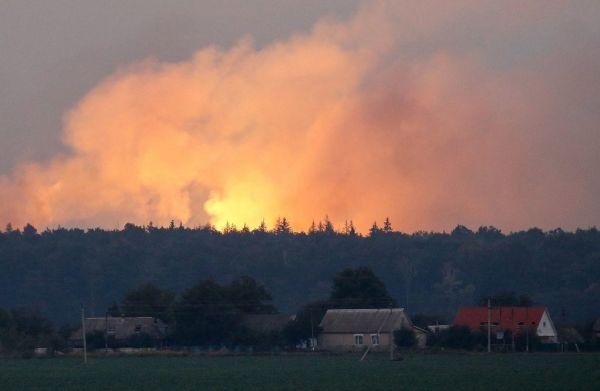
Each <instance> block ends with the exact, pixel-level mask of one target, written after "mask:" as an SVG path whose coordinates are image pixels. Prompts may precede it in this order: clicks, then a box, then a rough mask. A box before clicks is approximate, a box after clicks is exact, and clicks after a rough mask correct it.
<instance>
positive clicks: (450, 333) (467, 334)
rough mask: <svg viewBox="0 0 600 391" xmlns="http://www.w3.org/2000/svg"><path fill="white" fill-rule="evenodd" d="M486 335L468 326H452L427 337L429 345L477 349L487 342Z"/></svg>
mask: <svg viewBox="0 0 600 391" xmlns="http://www.w3.org/2000/svg"><path fill="white" fill-rule="evenodd" d="M486 343H487V342H486V337H485V335H483V334H482V333H480V332H472V331H471V330H470V329H469V328H468V327H466V326H452V327H450V328H449V329H447V330H443V331H441V332H439V333H438V334H433V335H430V336H429V337H428V338H427V345H429V346H437V347H444V348H450V349H468V350H471V349H475V348H477V347H478V346H484V345H485V344H486Z"/></svg>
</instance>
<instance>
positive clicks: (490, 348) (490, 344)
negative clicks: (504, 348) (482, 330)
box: [487, 298, 492, 353]
mask: <svg viewBox="0 0 600 391" xmlns="http://www.w3.org/2000/svg"><path fill="white" fill-rule="evenodd" d="M487 304H488V305H487V307H488V314H487V315H488V317H487V318H488V319H487V329H488V330H487V332H488V346H487V348H488V349H487V351H488V353H490V352H491V351H492V301H491V299H489V298H488V303H487Z"/></svg>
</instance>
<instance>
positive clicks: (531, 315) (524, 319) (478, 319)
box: [453, 307, 546, 332]
mask: <svg viewBox="0 0 600 391" xmlns="http://www.w3.org/2000/svg"><path fill="white" fill-rule="evenodd" d="M545 311H546V308H545V307H493V308H492V309H491V321H492V326H496V327H499V328H500V329H501V330H510V331H512V332H520V331H521V330H522V329H524V328H525V326H529V327H531V328H537V326H538V324H539V322H540V320H541V319H542V315H543V314H544V312H545ZM487 321H488V308H487V307H462V308H460V309H459V310H458V312H457V313H456V317H455V318H454V322H453V324H454V325H455V326H467V327H469V328H470V329H473V330H476V329H479V328H480V327H482V326H486V325H487Z"/></svg>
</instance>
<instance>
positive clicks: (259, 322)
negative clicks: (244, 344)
mask: <svg viewBox="0 0 600 391" xmlns="http://www.w3.org/2000/svg"><path fill="white" fill-rule="evenodd" d="M294 319H295V315H286V314H250V315H246V316H244V318H243V320H242V325H244V326H245V327H247V328H248V329H250V330H252V331H254V332H257V333H261V334H269V333H273V332H280V331H282V330H283V329H284V328H285V326H287V325H288V323H290V322H291V321H292V320H294Z"/></svg>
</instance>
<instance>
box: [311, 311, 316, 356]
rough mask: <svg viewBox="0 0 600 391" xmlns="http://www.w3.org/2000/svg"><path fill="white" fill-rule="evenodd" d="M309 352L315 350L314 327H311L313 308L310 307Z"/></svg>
mask: <svg viewBox="0 0 600 391" xmlns="http://www.w3.org/2000/svg"><path fill="white" fill-rule="evenodd" d="M310 350H315V327H314V326H313V308H312V306H311V307H310Z"/></svg>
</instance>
